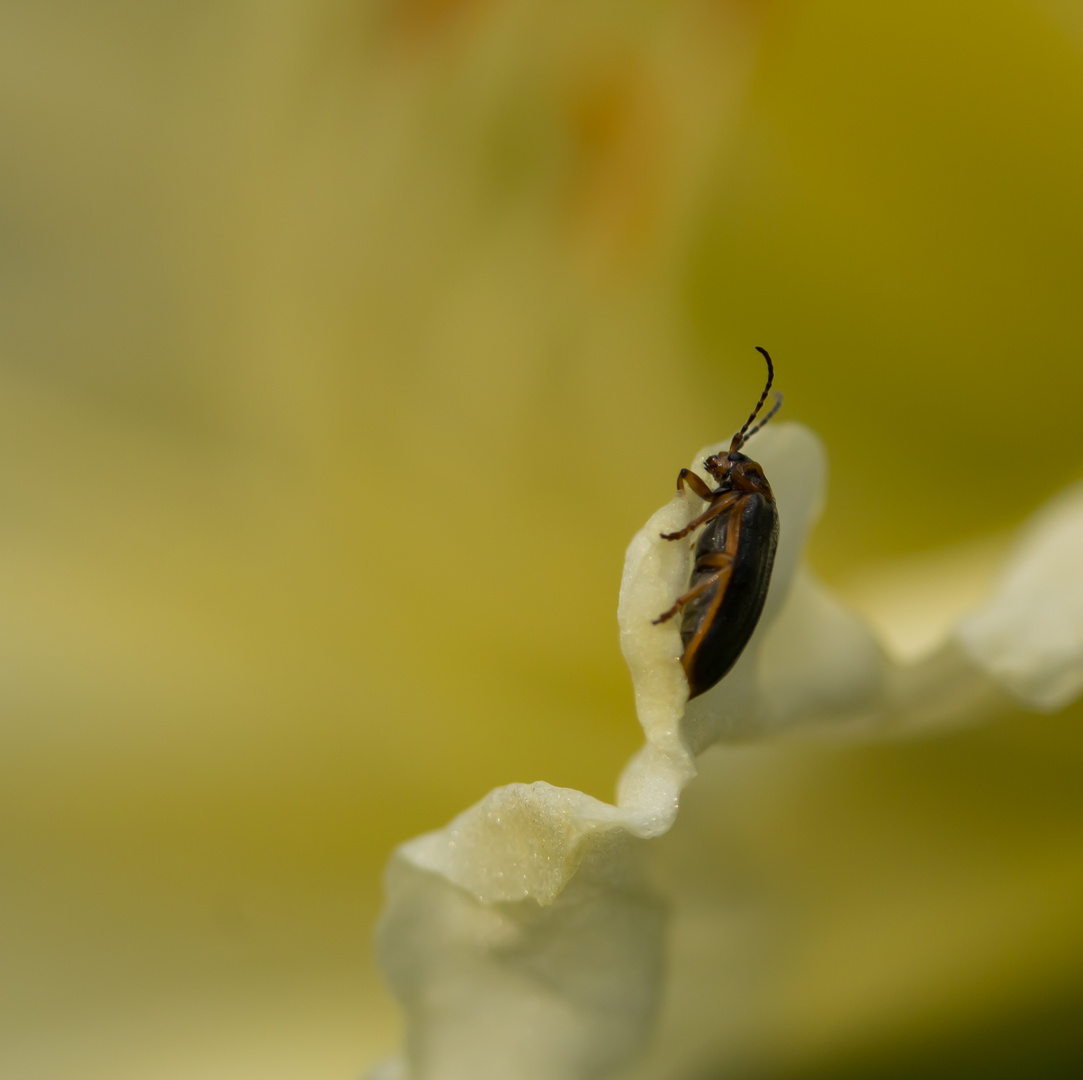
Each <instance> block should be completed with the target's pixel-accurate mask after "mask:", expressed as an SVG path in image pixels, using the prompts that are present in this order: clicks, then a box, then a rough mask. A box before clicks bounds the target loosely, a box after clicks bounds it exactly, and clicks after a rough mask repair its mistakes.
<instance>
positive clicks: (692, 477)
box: [677, 469, 714, 502]
mask: <svg viewBox="0 0 1083 1080" xmlns="http://www.w3.org/2000/svg"><path fill="white" fill-rule="evenodd" d="M685 487H690V488H691V489H692V490H693V491H694V492H695V493H696V494H697V495H698V496H699V497H700V498H701V499H702V500H703V501H704V502H710V501H711V499H713V498H714V492H712V491H711V489H710V488H709V487H708V486H707V485H706V484H705V483H704V482H703V480H702V479H701V478H700V477H698V476H697V475H696V474H695V473H694V472H692V470H691V469H681V471H680V472H679V473H677V490H678V491H680V490H682V489H683V488H685Z"/></svg>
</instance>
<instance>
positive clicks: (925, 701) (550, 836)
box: [373, 424, 1083, 1080]
mask: <svg viewBox="0 0 1083 1080" xmlns="http://www.w3.org/2000/svg"><path fill="white" fill-rule="evenodd" d="M721 446H722V444H718V445H716V446H711V447H705V448H704V449H703V450H701V451H700V453H699V454H698V455H697V456H696V458H695V460H694V462H693V468H695V469H697V471H698V470H699V468H700V463H701V462H702V460H703V458H704V457H705V456H707V455H708V454H710V453H712V452H714V451H715V450H717V449H719V448H720V447H721ZM749 453H750V454H751V455H752V456H754V457H755V458H756V459H757V460H759V461H760V462H761V463H762V465H763V466H764V470H765V472H766V474H767V476H768V477H769V479H770V480H771V483H772V486H773V488H774V491H775V494H776V497H777V500H778V506H779V515H780V520H781V537H780V542H779V550H778V556H777V559H776V563H775V570H774V576H773V580H772V583H771V590H770V593H769V596H768V601H767V605H766V608H765V611H764V615H763V618H762V620H761V622H760V625H759V627H758V628H757V630H756V633H755V634H754V635H753V638H752V640H751V641H750V642H749V645H748V647H747V649H746V650H745V652H744V654H743V655H742V657H741V659H740V660H739V661H738V663H737V665H736V666H735V667H734V669H733V670H732V672H731V673H730V674H729V675H728V676H727V677H726V678H725V679H723V680H722V682H720V683H719V684H718V685H717V686H716V687H714V688H713V689H712V690H710V691H708V692H707V693H705V694H703V695H701V696H700V697H698V698H696V699H694V700H693V701H692V702H691V703H687V701H686V698H687V685H686V683H685V681H684V677H683V673H682V669H681V666H680V651H681V644H680V636H679V631H678V628H677V625H676V622H675V621H671V622H669V623H665V624H662V625H660V626H654V625H652V622H651V620H652V619H653V618H654V617H655V616H656V615H657V614H658V613H659V612H660V611H663V610H665V609H666V608H667V607H668V606H669V605H670V604H671V603H672V600H673V597H674V596H675V595H677V594H678V593H679V592H680V591H681V588H682V587H683V584H684V582H685V581H686V579H687V574H688V568H689V567H688V560H689V547H688V546H687V545H685V544H679V543H669V542H666V541H663V540H661V539H660V537H659V533H661V532H664V531H669V530H672V529H675V528H679V527H680V526H681V525H683V524H684V523H685V522H686V521H688V520H689V519H690V517H691V516H692V515H693V512H694V510H695V505H696V500H695V499H694V497H693V496H691V495H690V494H688V493H678V494H677V495H676V496H675V497H674V498H673V499H672V500H671V501H670V502H669V503H668V504H667V505H666V506H664V507H663V508H662V509H661V510H659V511H658V512H657V513H656V514H655V515H654V516H653V517H652V518H651V519H650V520H649V521H648V522H647V524H646V525H645V526H644V527H643V529H642V530H641V531H640V532H639V533H638V534H637V535H636V537H635V538H634V539H633V541H632V543H631V545H630V546H629V549H628V554H627V558H626V562H625V571H624V579H623V582H622V585H621V593H620V605H619V612H618V617H619V621H620V627H621V644H622V648H623V651H624V655H625V658H626V659H627V662H628V665H629V667H630V669H631V672H632V677H633V680H634V684H635V692H636V705H637V710H638V714H639V720H640V723H641V725H642V726H643V730H644V734H645V736H646V741H645V744H644V746H643V747H642V749H641V750H640V751H639V752H638V753H637V754H636V755H635V756H634V757H633V758H632V760H631V761H630V762H629V763H628V765H627V767H626V768H625V770H624V772H623V775H622V777H621V779H620V784H619V789H618V797H617V803H616V805H610V804H607V803H603V802H600V801H599V800H597V799H594V798H591V797H589V796H587V795H584V794H582V793H580V792H578V791H572V790H568V789H562V788H556V787H552V786H550V785H548V784H544V783H536V784H529V785H525V784H511V785H508V786H507V787H502V788H497V789H496V790H495V791H493V792H491V793H490V794H489V795H488V796H487V797H486V798H485V799H483V800H482V801H481V802H480V803H479V804H477V805H476V806H474V807H471V808H470V809H469V810H467V811H465V812H464V813H463V814H461V815H459V817H457V818H456V819H455V820H454V821H452V822H451V823H450V824H449V825H448V826H447V827H445V828H444V829H441V830H438V831H436V832H433V833H429V834H426V835H424V836H421V837H418V838H416V839H415V840H412V841H410V842H409V843H406V844H404V845H402V846H401V847H400V848H399V849H398V851H397V852H396V853H395V855H394V857H393V859H392V861H391V865H390V867H389V870H388V875H387V888H388V900H387V909H386V913H385V915H384V917H383V920H382V923H381V927H380V931H379V950H380V959H381V963H382V965H383V968H384V971H385V973H386V975H387V977H388V979H389V981H390V983H391V986H392V988H393V989H394V991H395V993H396V994H397V996H398V997H399V999H400V1000H401V1002H402V1004H403V1006H404V1008H405V1009H406V1013H407V1018H408V1036H407V1046H406V1050H405V1055H404V1057H403V1058H402V1059H400V1060H396V1061H393V1062H389V1063H386V1064H385V1065H383V1066H381V1067H380V1068H379V1069H378V1070H376V1072H375V1073H374V1074H373V1075H374V1076H379V1077H392V1076H402V1077H410V1078H411V1080H459V1078H462V1080H488V1078H492V1080H497V1078H499V1080H534V1078H537V1080H565V1078H568V1080H570V1078H584V1080H586V1078H594V1077H600V1076H605V1075H609V1074H611V1073H615V1072H622V1075H623V1074H627V1075H634V1076H642V1077H644V1078H646V1077H648V1076H651V1077H657V1076H665V1075H670V1074H671V1073H672V1071H673V1070H674V1069H675V1068H676V1066H677V1064H678V1063H681V1062H683V1063H685V1064H689V1063H692V1064H695V1063H699V1064H701V1065H702V1063H703V1062H704V1061H709V1062H710V1063H711V1066H712V1068H715V1069H724V1068H725V1065H726V1055H725V1052H724V1051H722V1050H719V1049H718V1038H717V1035H718V1033H717V1031H715V1030H711V1026H710V1024H709V1023H708V1022H707V1021H706V1020H704V1018H703V1016H701V1015H700V1014H701V1013H704V1009H703V1007H702V1003H703V1002H705V1001H708V1002H710V1003H712V1005H713V1006H715V1007H717V1009H719V1010H722V1011H725V1009H726V1008H731V1009H732V1010H737V1011H738V1012H739V1009H740V1004H739V1003H740V998H741V995H742V993H743V992H744V990H745V989H746V984H747V982H748V980H751V979H754V978H759V977H762V976H761V975H760V974H759V973H758V971H757V965H756V960H755V958H754V957H753V958H749V957H747V956H744V955H743V951H742V950H743V948H744V946H743V945H742V940H743V939H744V938H745V937H747V935H742V933H741V925H742V922H741V920H742V919H747V918H748V917H750V913H749V911H748V910H744V911H743V913H740V912H738V911H737V910H736V909H735V908H734V906H733V905H732V904H729V903H728V902H726V901H725V898H724V897H722V896H720V895H719V889H718V881H719V868H718V867H717V866H715V865H713V863H714V862H715V861H716V858H717V857H716V856H715V855H714V853H713V851H712V849H711V847H710V829H709V828H707V827H705V823H706V822H709V821H710V819H711V813H712V810H711V808H712V803H718V802H719V800H721V799H725V798H726V796H727V793H726V791H725V790H724V785H725V784H726V774H725V771H724V770H719V769H718V768H717V767H716V766H715V763H717V762H718V761H719V760H720V759H719V757H718V755H717V754H716V755H713V761H712V762H711V767H710V768H708V769H707V770H706V775H705V776H702V777H701V778H700V780H699V781H698V782H697V784H696V787H695V789H694V790H695V793H696V798H695V800H694V801H695V803H696V809H695V812H694V814H693V816H692V819H691V821H690V823H688V824H686V815H685V814H682V815H681V817H680V820H679V821H678V809H679V804H680V800H681V795H682V792H683V790H684V789H685V788H686V787H687V786H688V785H689V784H690V783H691V782H692V781H693V779H695V778H696V776H697V761H696V756H697V755H698V754H701V753H702V752H703V751H705V750H706V749H707V748H708V747H710V746H711V745H713V744H715V743H737V742H747V741H750V740H758V739H763V738H766V737H768V736H776V735H779V734H780V733H783V732H794V731H808V730H817V731H827V732H835V733H837V732H844V733H846V734H848V735H850V736H861V737H865V738H869V737H876V736H881V735H887V734H896V733H899V732H904V731H913V730H918V729H925V730H928V729H934V728H936V727H949V726H952V725H958V724H960V723H971V722H974V721H976V720H979V719H981V718H983V717H987V716H990V715H992V714H994V713H995V712H996V711H997V710H999V709H1002V708H1004V707H1006V706H1009V705H1010V704H1013V703H1015V704H1022V705H1023V706H1025V707H1029V708H1033V709H1044V710H1048V709H1055V708H1059V707H1062V706H1063V705H1065V704H1067V703H1069V702H1070V701H1071V700H1073V699H1074V698H1075V697H1076V696H1077V695H1078V694H1079V692H1080V689H1081V688H1083V489H1074V490H1072V491H1069V492H1068V493H1066V494H1064V495H1063V496H1062V497H1061V498H1060V499H1058V500H1056V501H1055V503H1054V504H1053V505H1052V506H1050V507H1049V508H1047V509H1046V510H1045V511H1043V512H1042V513H1040V514H1039V515H1037V517H1036V518H1035V520H1034V522H1033V523H1032V524H1031V525H1030V526H1029V527H1028V528H1027V529H1026V530H1025V532H1024V535H1023V537H1022V540H1021V543H1020V546H1019V549H1018V551H1017V552H1016V553H1015V555H1014V557H1013V559H1012V560H1011V562H1010V564H1009V567H1008V569H1007V572H1006V574H1005V575H1004V578H1003V581H1002V583H1001V584H1000V586H999V587H998V588H997V589H996V590H995V591H994V594H993V595H992V597H991V598H990V599H989V600H988V602H986V603H985V604H984V605H983V606H981V607H979V608H978V609H977V610H975V611H972V612H971V613H970V614H969V615H967V616H966V617H965V618H964V619H963V620H962V621H960V622H958V624H957V625H956V626H955V627H954V628H953V629H951V630H950V631H949V632H947V633H946V634H944V635H942V637H941V640H939V642H938V643H937V644H936V645H935V647H934V648H932V649H930V650H928V651H927V652H926V653H925V654H924V655H923V656H921V657H919V658H917V659H913V660H906V661H903V660H901V659H899V658H896V657H893V656H891V655H889V653H888V651H886V650H885V648H884V647H882V646H881V644H880V642H879V641H878V639H877V637H876V636H875V634H874V633H873V631H872V629H871V628H870V627H869V626H868V625H867V624H866V623H865V622H864V621H862V620H861V619H860V618H858V617H857V616H856V615H854V614H852V613H851V612H849V611H848V610H847V609H846V608H844V607H843V606H842V605H841V604H840V603H839V602H838V601H837V599H836V598H835V597H834V596H833V595H832V593H831V592H830V590H828V589H827V588H826V587H825V586H824V585H823V584H821V583H820V582H818V581H817V580H816V578H815V577H814V576H813V575H812V573H811V572H810V571H809V570H808V569H807V568H806V567H804V566H803V565H802V564H801V552H802V549H803V547H804V542H805V539H806V537H807V535H808V532H809V530H810V528H811V527H812V525H813V524H814V522H815V520H816V517H817V515H818V512H819V508H820V505H821V502H822V497H823V490H824V482H825V473H826V466H825V458H824V452H823V448H822V446H821V444H820V442H819V440H818V439H817V438H816V436H815V435H813V434H812V433H811V432H810V431H809V430H807V429H806V428H803V427H801V426H800V425H797V424H778V425H776V426H774V427H773V428H767V429H765V430H764V431H763V432H762V433H761V434H760V435H758V436H756V437H755V439H753V440H752V442H751V444H750V449H749ZM675 822H676V823H677V828H676V829H674V830H673V834H672V836H671V837H666V839H665V840H661V839H660V838H661V837H662V836H663V834H665V833H667V832H668V831H669V830H670V829H671V827H673V826H674V824H675ZM682 833H683V834H684V837H683V840H682ZM690 897H695V898H696V901H695V902H694V903H690V902H689V898H690ZM752 917H754V911H753V912H752ZM744 951H747V950H744ZM663 995H665V996H666V997H667V999H668V1000H669V1001H670V1003H671V1008H670V1013H671V1014H672V1013H673V1011H674V1010H673V1008H672V1003H673V1002H683V1003H684V1007H683V1009H682V1010H680V1013H679V1017H678V1019H677V1020H676V1021H674V1020H673V1019H672V1017H671V1019H670V1020H669V1021H667V1023H666V1025H664V1028H663V1030H662V1032H661V1033H660V1034H659V1036H658V1037H657V1038H656V1037H655V1027H656V1021H657V1018H658V1014H659V1010H660V1007H661V1002H662V999H663ZM697 1002H698V1003H699V1007H698V1010H697ZM710 1012H711V1010H707V1013H706V1014H705V1015H709V1014H710Z"/></svg>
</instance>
